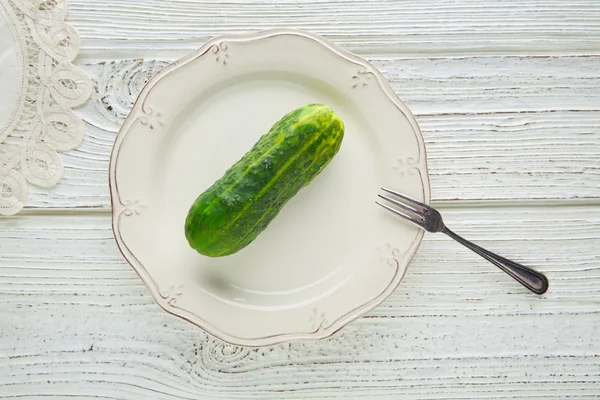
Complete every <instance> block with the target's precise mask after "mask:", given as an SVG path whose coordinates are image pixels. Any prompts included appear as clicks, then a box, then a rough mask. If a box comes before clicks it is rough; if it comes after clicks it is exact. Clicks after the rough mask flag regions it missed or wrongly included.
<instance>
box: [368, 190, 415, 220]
mask: <svg viewBox="0 0 600 400" xmlns="http://www.w3.org/2000/svg"><path fill="white" fill-rule="evenodd" d="M377 197H379V198H381V199H383V200H386V201H389V202H390V203H392V204H394V205H397V206H398V207H400V208H403V209H405V210H406V211H409V212H411V213H413V214H416V215H417V216H418V217H423V213H422V212H421V210H419V209H417V208H416V207H413V206H412V205H410V204H407V203H403V202H401V201H398V200H396V199H394V198H391V197H388V196H383V195H381V194H378V195H377Z"/></svg>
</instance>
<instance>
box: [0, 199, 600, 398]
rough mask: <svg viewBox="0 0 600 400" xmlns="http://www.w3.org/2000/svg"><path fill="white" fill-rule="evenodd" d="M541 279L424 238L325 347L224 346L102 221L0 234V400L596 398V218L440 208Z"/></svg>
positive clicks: (599, 275) (599, 219)
mask: <svg viewBox="0 0 600 400" xmlns="http://www.w3.org/2000/svg"><path fill="white" fill-rule="evenodd" d="M443 213H444V215H445V216H446V220H447V222H448V224H449V225H450V226H452V227H453V228H455V230H456V231H457V232H460V233H463V234H464V235H465V236H466V237H470V238H477V241H478V243H480V244H482V245H483V246H486V247H488V248H490V249H493V250H496V251H498V252H499V253H501V254H504V255H506V256H509V257H512V258H514V259H517V260H520V261H522V262H524V263H527V264H530V265H535V266H536V267H538V268H539V269H540V270H542V271H544V272H545V273H547V275H548V277H549V278H550V281H551V289H550V291H549V292H548V293H547V294H546V295H544V296H542V297H537V296H535V295H532V294H529V293H528V292H527V291H526V290H525V289H522V288H521V287H520V286H519V285H518V284H516V283H514V282H513V281H512V280H511V279H510V278H509V277H507V276H506V275H504V274H503V273H501V272H500V271H499V270H497V269H496V268H495V267H494V266H492V265H491V264H488V263H487V262H486V261H484V260H483V259H480V258H478V256H476V255H475V254H473V253H470V252H469V251H468V250H466V249H464V248H462V247H461V246H460V245H459V244H457V243H455V242H453V241H451V240H450V239H448V238H446V237H445V236H443V235H427V236H426V240H425V241H424V243H423V246H422V247H421V249H420V250H419V252H418V254H417V257H416V258H415V260H414V261H413V263H411V266H410V268H409V271H408V273H407V275H406V277H405V279H404V280H403V282H402V283H401V285H400V286H399V288H398V289H397V290H396V292H395V293H394V294H393V295H392V297H391V298H390V299H388V300H387V301H386V302H385V303H384V304H382V305H381V306H380V307H378V308H377V309H375V310H374V311H372V312H370V313H369V314H368V315H367V316H366V317H364V318H362V319H360V320H358V321H356V322H355V323H353V324H351V325H349V326H348V327H346V328H345V329H343V330H342V331H341V332H340V333H339V334H337V335H335V336H334V337H333V338H331V339H328V340H325V341H321V342H311V343H294V344H286V345H279V346H273V347H269V348H264V349H248V348H239V347H233V346H229V345H226V344H224V343H222V342H220V341H218V340H215V339H213V338H210V337H207V336H206V335H205V334H204V333H203V332H202V331H200V330H198V329H196V328H194V327H192V326H190V325H189V324H187V323H185V322H183V321H180V320H178V319H176V318H175V317H171V316H170V315H168V314H166V313H164V312H163V311H161V310H160V309H159V307H158V306H157V305H155V304H154V302H153V300H152V299H151V297H150V295H149V293H148V291H147V290H146V288H145V286H144V285H143V284H142V283H141V280H140V279H139V278H138V277H137V275H136V274H135V273H134V272H133V270H132V269H131V268H130V267H129V266H128V265H127V264H126V263H125V262H124V261H123V260H122V257H121V256H120V253H119V252H118V250H117V248H116V245H115V244H114V241H113V239H112V233H111V230H110V221H109V217H108V216H107V215H104V214H82V215H78V216H73V215H53V216H47V215H28V216H27V215H26V216H19V217H13V218H8V219H6V220H4V221H3V224H2V227H1V228H0V254H2V255H3V257H2V258H1V259H0V314H1V315H2V325H1V326H0V337H2V340H1V341H0V398H11V397H12V396H22V395H29V396H32V397H34V396H42V395H57V396H59V397H60V396H67V395H73V394H76V395H77V396H78V397H80V398H84V397H92V398H94V397H95V398H138V397H140V398H141V397H143V396H145V397H146V398H147V397H150V398H157V399H197V398H223V399H281V398H294V399H316V398H331V397H333V396H337V397H340V398H361V397H369V398H373V396H375V395H376V396H378V398H390V399H414V398H445V399H446V398H447V399H452V398H502V399H507V398H515V397H518V398H544V399H561V398H565V397H567V395H569V396H573V397H575V398H585V397H586V396H588V397H592V396H595V395H597V393H598V392H599V391H600V360H599V359H598V352H599V351H600V318H599V311H598V305H599V304H600V289H599V287H600V257H599V256H598V253H597V251H596V250H595V249H597V248H598V247H599V246H600V207H598V206H588V207H577V206H572V207H553V206H547V207H533V208H531V207H513V208H511V209H510V213H509V212H507V211H506V209H505V208H502V207H500V208H496V207H492V208H478V209H476V210H465V209H462V208H448V209H443Z"/></svg>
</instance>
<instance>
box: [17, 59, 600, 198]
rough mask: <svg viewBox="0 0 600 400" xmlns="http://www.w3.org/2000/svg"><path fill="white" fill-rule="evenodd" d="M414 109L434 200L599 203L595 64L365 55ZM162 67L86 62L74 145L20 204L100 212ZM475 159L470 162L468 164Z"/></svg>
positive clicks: (599, 111) (599, 88)
mask: <svg viewBox="0 0 600 400" xmlns="http://www.w3.org/2000/svg"><path fill="white" fill-rule="evenodd" d="M369 59H371V60H372V61H373V62H374V63H375V64H376V65H377V66H378V67H380V68H381V69H382V70H383V72H384V73H385V74H386V75H387V76H388V78H389V80H390V82H391V84H392V85H393V87H394V89H395V90H396V91H397V92H398V93H399V95H400V97H401V98H402V99H403V100H404V101H405V102H406V103H407V104H408V105H409V107H411V109H412V110H414V112H415V114H416V117H417V120H418V122H419V124H420V126H421V128H422V131H423V135H424V137H425V141H426V146H427V151H428V158H429V167H430V172H431V182H432V195H433V198H434V200H449V199H461V200H478V199H545V198H547V199H570V198H597V197H599V196H600V175H599V169H598V166H599V165H600V124H598V121H600V108H598V104H600V57H467V58H464V57H463V58H442V59H439V58H438V59H431V58H420V59H405V58H400V57H388V56H385V57H384V56H382V55H373V56H371V57H369ZM164 65H166V62H164V61H155V60H154V61H153V60H148V61H141V60H127V61H120V62H116V63H102V64H87V65H84V68H85V69H86V70H87V71H88V72H89V73H90V74H91V75H92V77H93V78H94V79H95V82H96V89H97V90H96V93H95V94H94V95H93V99H92V100H91V101H90V103H89V104H88V105H87V106H86V107H84V108H83V109H81V110H78V112H79V114H80V115H81V116H82V117H83V118H84V119H85V120H86V121H87V136H86V139H85V141H84V143H83V145H81V147H80V148H79V149H77V150H75V151H72V152H69V153H67V154H65V155H64V156H63V159H64V162H65V167H66V173H65V176H64V178H63V180H62V182H61V184H60V185H59V186H58V187H56V188H53V189H52V190H45V189H37V188H34V189H33V193H32V195H31V196H30V197H31V200H30V202H29V204H28V207H34V208H38V207H52V208H56V207H100V208H107V207H109V198H108V185H107V179H108V174H107V168H108V159H109V156H110V151H111V149H112V144H113V141H114V137H115V134H116V131H117V130H118V128H119V126H120V124H121V123H122V121H123V119H124V118H125V116H126V115H127V113H128V112H129V110H130V108H131V106H132V104H133V101H134V100H135V97H136V95H137V93H138V92H139V90H140V89H141V87H142V86H143V84H144V82H145V81H146V80H147V79H148V78H149V76H151V75H152V74H154V73H155V72H156V71H158V70H159V69H160V68H162V67H163V66H164ZM474 160H476V161H477V162H473V161H474Z"/></svg>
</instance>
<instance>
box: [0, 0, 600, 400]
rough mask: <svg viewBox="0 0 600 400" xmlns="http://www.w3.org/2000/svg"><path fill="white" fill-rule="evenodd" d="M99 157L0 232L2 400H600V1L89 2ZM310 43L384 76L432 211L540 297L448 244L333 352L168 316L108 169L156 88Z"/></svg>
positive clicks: (432, 239)
mask: <svg viewBox="0 0 600 400" xmlns="http://www.w3.org/2000/svg"><path fill="white" fill-rule="evenodd" d="M67 20H68V22H70V23H71V24H73V25H74V26H75V27H76V28H77V29H78V30H79V33H80V35H81V39H82V50H81V53H80V55H79V57H78V58H77V59H76V64H77V65H78V66H80V67H82V68H84V69H85V70H86V71H87V72H88V73H89V74H90V75H91V76H92V78H93V80H94V83H95V92H94V94H93V96H92V99H91V100H90V101H89V102H88V103H87V104H86V105H85V106H84V107H81V108H79V109H78V110H76V112H77V113H78V115H80V116H82V117H83V118H84V120H85V123H86V127H87V130H86V138H85V141H84V143H83V144H82V145H81V146H80V147H79V148H78V149H77V150H75V151H72V152H70V153H67V154H65V155H64V156H63V160H64V164H65V175H64V178H63V181H62V182H61V184H60V185H59V186H58V187H56V188H54V189H52V190H45V189H36V188H34V189H32V194H31V196H30V197H31V199H30V201H29V203H28V206H27V208H26V209H25V210H24V211H23V212H22V213H21V214H19V215H17V216H14V217H5V218H1V219H0V399H5V398H19V399H23V398H46V397H51V398H56V399H67V398H69V399H72V398H86V399H89V398H92V399H137V398H140V399H325V398H327V399H330V398H344V399H347V398H380V399H458V398H468V399H476V398H477V399H478V398H482V399H483V398H485V399H565V398H577V399H580V398H597V397H598V396H599V395H600V169H599V168H600V2H598V1H594V0H590V1H566V0H565V1H562V0H549V1H546V0H545V1H537V0H533V1H528V2H521V1H440V2H437V1H416V0H415V1H375V0H369V1H343V0H338V1H327V0H311V1H300V0H293V1H292V0H269V1H261V2H252V1H248V0H231V1H227V2H218V1H205V0H171V1H167V0H128V1H122V0H104V1H89V0H87V1H86V0H72V1H70V3H69V11H68V18H67ZM272 27H293V28H300V29H306V30H310V31H313V32H315V33H318V34H322V35H324V36H326V37H327V38H328V39H330V40H332V41H333V42H335V43H337V44H339V45H341V46H343V47H344V48H346V49H348V50H350V51H353V52H355V53H357V54H359V55H361V56H364V57H366V58H367V59H368V60H370V61H372V62H373V63H374V64H375V66H377V67H378V68H380V69H381V71H382V72H383V73H384V75H385V76H386V77H387V78H388V79H389V80H390V82H391V84H392V86H393V87H394V89H395V90H396V92H397V93H398V94H399V96H400V98H401V99H403V100H404V101H405V102H406V103H407V105H408V106H409V107H410V108H411V109H412V110H413V112H414V114H415V115H416V118H417V121H418V123H419V124H420V126H421V128H422V131H423V135H424V137H425V141H426V145H427V151H428V156H429V158H428V160H429V167H430V173H431V184H432V197H433V200H432V204H433V205H434V206H435V207H438V208H439V209H440V210H441V211H442V213H443V214H444V216H445V219H446V222H447V223H448V225H449V226H451V227H453V228H454V229H455V230H456V231H457V232H459V233H462V234H464V235H465V236H466V237H468V238H471V239H474V240H476V241H477V242H478V243H480V244H481V245H483V246H484V247H487V248H489V249H491V250H493V251H497V252H499V253H500V254H503V255H505V256H507V257H509V258H514V259H516V260H519V261H522V262H523V263H525V264H529V265H532V266H535V267H537V268H539V270H541V271H543V272H544V273H546V274H547V275H548V277H549V279H550V281H551V288H550V291H549V292H548V293H547V294H546V295H544V296H535V295H533V294H530V293H528V292H527V290H526V289H523V288H521V287H520V286H518V285H517V284H516V283H514V282H513V281H512V280H511V279H510V278H509V277H508V276H506V275H505V274H503V273H501V272H499V270H497V269H496V268H495V267H494V266H492V265H491V264H489V263H487V262H486V261H484V260H483V259H480V258H478V256H476V255H475V254H473V253H471V252H469V251H468V250H466V249H464V248H462V247H461V246H460V245H458V244H457V243H455V242H453V241H451V240H450V239H449V238H447V237H445V236H443V235H426V238H425V240H424V241H423V244H422V246H421V248H420V249H419V251H418V253H417V255H416V257H415V259H414V260H413V262H412V263H411V265H410V267H409V270H408V273H407V275H406V277H405V279H404V280H403V281H402V283H401V284H400V286H399V287H398V289H397V290H396V291H395V293H394V294H393V295H392V296H391V297H390V298H389V299H388V300H387V301H386V302H385V303H383V304H382V305H381V306H380V307H378V308H376V309H375V310H374V311H372V312H370V313H369V314H368V315H367V316H366V317H364V318H362V319H360V320H358V321H356V322H354V323H352V324H351V325H349V326H347V327H346V328H345V329H343V330H342V331H341V332H340V333H339V334H337V335H335V336H334V337H333V338H331V339H328V340H324V341H320V342H311V343H302V344H285V345H278V346H274V347H269V348H264V349H247V348H238V347H233V346H230V345H226V344H224V343H222V342H220V341H218V340H216V339H213V338H212V337H208V336H207V335H206V334H205V333H203V332H202V331H200V330H199V329H197V328H195V327H193V326H191V325H190V324H188V323H186V322H183V321H181V320H179V319H176V318H174V317H171V316H170V315H168V314H166V313H165V312H163V311H162V310H161V309H160V308H159V307H158V306H157V305H156V304H155V303H154V301H153V300H152V298H151V296H150V294H149V292H148V290H147V289H146V287H145V286H144V285H143V283H142V281H141V280H140V279H139V277H138V276H137V275H136V274H135V272H134V271H133V270H132V268H131V267H130V266H129V265H128V264H127V263H126V262H125V261H124V260H123V258H122V257H121V255H120V253H119V251H118V250H117V246H116V244H115V241H114V239H113V235H112V231H111V224H110V203H109V196H108V186H107V183H108V182H107V180H108V173H107V167H108V159H109V155H110V151H111V148H112V144H113V140H114V138H115V135H116V132H117V130H118V128H119V125H120V123H121V122H122V121H123V118H124V117H125V116H126V114H127V112H128V111H129V110H130V108H131V106H132V102H133V100H134V99H135V96H136V94H137V93H138V92H139V90H140V88H141V86H142V85H143V83H144V82H145V81H146V80H147V79H148V77H149V76H151V75H152V74H153V73H154V72H156V71H158V70H159V69H160V68H161V67H163V66H164V65H166V64H167V63H169V62H170V61H173V60H175V59H177V58H179V57H181V56H183V55H185V54H186V53H188V52H190V51H193V50H194V49H196V48H198V47H199V46H200V45H201V44H202V43H203V42H204V41H206V40H207V39H209V38H210V37H212V36H214V35H218V34H221V33H226V32H240V31H246V30H254V29H263V28H272Z"/></svg>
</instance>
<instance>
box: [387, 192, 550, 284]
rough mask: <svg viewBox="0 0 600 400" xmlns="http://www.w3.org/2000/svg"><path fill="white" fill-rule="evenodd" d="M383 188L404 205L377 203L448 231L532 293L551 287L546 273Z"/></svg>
mask: <svg viewBox="0 0 600 400" xmlns="http://www.w3.org/2000/svg"><path fill="white" fill-rule="evenodd" d="M381 190H383V191H384V192H387V193H389V194H391V195H393V196H394V197H388V196H383V195H381V194H379V195H378V196H379V197H381V198H382V199H384V200H386V201H388V202H390V203H391V204H394V205H395V206H398V207H400V208H401V210H398V209H396V208H393V207H390V206H388V205H387V204H383V203H380V202H379V201H376V203H377V204H379V205H380V206H381V207H383V208H385V209H386V210H388V211H391V212H393V213H394V214H396V215H399V216H400V217H402V218H404V219H407V220H408V221H410V222H412V223H413V224H415V225H417V226H418V227H419V228H421V229H423V230H425V231H427V232H434V233H435V232H442V233H445V234H446V235H448V236H450V237H451V238H452V239H454V240H456V241H457V242H459V243H460V244H462V245H463V246H465V247H468V248H469V249H471V250H473V251H474V252H475V253H477V254H479V255H480V256H481V257H483V258H485V259H486V260H488V261H489V262H491V263H492V264H494V265H495V266H497V267H498V268H500V269H501V270H502V271H504V272H506V273H507V274H508V275H510V276H512V277H513V278H514V279H515V280H517V282H519V283H520V284H522V285H523V286H525V287H526V288H527V289H529V290H531V291H532V292H533V293H536V294H544V293H546V291H547V290H548V278H546V276H545V275H544V274H542V273H540V272H537V271H535V270H534V269H531V268H529V267H526V266H524V265H521V264H519V263H516V262H514V261H511V260H508V259H506V258H504V257H502V256H499V255H498V254H494V253H492V252H491V251H488V250H486V249H483V248H481V247H479V246H477V245H476V244H474V243H471V242H469V241H468V240H466V239H464V238H462V237H460V236H458V235H457V234H456V233H454V232H452V231H451V230H450V229H448V228H447V227H446V225H445V224H444V221H443V220H442V215H441V214H440V213H439V212H438V211H437V210H435V209H434V208H432V207H429V206H428V205H427V204H423V203H421V202H420V201H417V200H415V199H413V198H410V197H408V196H405V195H403V194H401V193H398V192H396V191H394V190H390V189H386V188H381Z"/></svg>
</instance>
